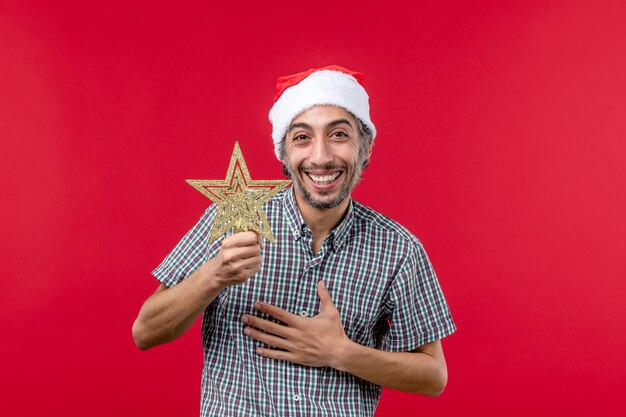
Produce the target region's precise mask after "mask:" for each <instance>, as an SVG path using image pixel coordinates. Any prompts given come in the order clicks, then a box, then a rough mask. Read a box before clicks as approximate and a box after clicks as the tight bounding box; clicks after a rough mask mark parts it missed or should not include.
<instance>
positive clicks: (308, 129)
mask: <svg viewBox="0 0 626 417" xmlns="http://www.w3.org/2000/svg"><path fill="white" fill-rule="evenodd" d="M360 146H361V140H360V138H359V131H358V127H357V123H356V120H355V118H354V117H353V116H352V115H351V114H350V113H349V112H347V111H346V110H344V109H342V108H339V107H335V106H315V107H313V108H311V109H309V110H307V111H305V112H304V113H302V114H301V115H299V116H298V117H296V118H295V119H294V120H293V121H292V122H291V125H290V126H289V129H288V130H287V135H286V136H285V151H286V152H285V153H286V155H285V156H284V160H283V162H284V164H285V167H286V168H287V171H288V173H289V175H290V176H291V178H292V179H293V181H294V184H295V188H296V192H297V193H298V194H299V195H300V197H302V198H303V200H304V201H306V202H307V203H308V204H309V205H310V206H312V207H315V208H318V209H330V208H334V207H337V206H338V205H339V204H341V203H342V202H343V201H344V200H345V199H346V198H347V197H348V196H350V193H351V192H352V189H353V188H354V187H355V186H356V184H357V183H358V182H359V179H360V178H361V173H362V171H363V161H361V160H360V159H363V157H361V158H360V157H359V147H360ZM365 154H366V157H368V156H369V154H368V153H365Z"/></svg>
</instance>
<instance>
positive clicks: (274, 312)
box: [254, 301, 300, 325]
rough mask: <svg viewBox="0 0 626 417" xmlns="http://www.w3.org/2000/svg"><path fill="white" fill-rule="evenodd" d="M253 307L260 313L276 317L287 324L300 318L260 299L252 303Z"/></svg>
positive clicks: (293, 322) (292, 323)
mask: <svg viewBox="0 0 626 417" xmlns="http://www.w3.org/2000/svg"><path fill="white" fill-rule="evenodd" d="M254 309H255V310H257V311H260V312H261V313H266V314H269V315H270V316H272V317H274V318H275V319H278V320H280V321H282V322H283V323H286V324H288V325H294V324H295V323H296V322H297V321H298V320H299V319H300V317H299V316H296V315H295V314H292V313H290V312H288V311H286V310H283V309H282V308H278V307H276V306H273V305H271V304H267V303H262V302H260V301H257V302H256V303H254Z"/></svg>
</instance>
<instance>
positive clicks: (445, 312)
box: [382, 243, 456, 352]
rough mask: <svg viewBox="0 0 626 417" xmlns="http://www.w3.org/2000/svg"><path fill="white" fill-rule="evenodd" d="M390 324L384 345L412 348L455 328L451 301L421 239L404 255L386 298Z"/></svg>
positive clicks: (395, 349)
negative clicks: (447, 299)
mask: <svg viewBox="0 0 626 417" xmlns="http://www.w3.org/2000/svg"><path fill="white" fill-rule="evenodd" d="M385 304H386V310H387V311H388V312H389V315H388V317H389V320H390V328H389V332H388V333H387V335H386V336H385V338H384V339H383V341H382V349H383V350H387V351H391V352H404V351H412V350H415V349H416V348H418V347H419V346H422V345H424V344H426V343H430V342H433V341H435V340H439V339H442V338H444V337H446V336H448V335H450V334H451V333H453V332H454V331H456V326H455V324H454V322H453V320H452V316H451V314H450V310H449V308H448V304H447V303H446V300H445V298H444V296H443V293H442V291H441V287H440V286H439V282H438V281H437V276H436V275H435V271H434V270H433V267H432V265H431V263H430V260H429V259H428V256H427V255H426V252H425V251H424V248H423V247H422V245H421V244H420V243H418V244H417V245H416V246H415V250H413V251H411V253H410V254H409V255H408V256H407V257H406V258H405V261H404V264H403V265H402V266H401V268H400V270H399V272H398V274H397V276H396V277H395V279H394V280H393V282H392V284H391V287H390V289H389V292H388V296H387V298H386V300H385Z"/></svg>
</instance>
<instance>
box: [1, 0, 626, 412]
mask: <svg viewBox="0 0 626 417" xmlns="http://www.w3.org/2000/svg"><path fill="white" fill-rule="evenodd" d="M87 3H90V2H84V1H80V2H79V1H75V2H70V1H54V2H52V1H51V2H41V3H37V2H27V1H17V0H15V1H13V0H10V1H8V2H7V1H6V0H5V1H3V2H2V4H1V5H0V157H1V164H0V173H1V176H2V181H1V182H0V184H1V188H0V193H1V195H2V201H3V203H2V205H1V208H0V214H1V217H0V228H1V229H0V230H1V236H2V238H1V239H2V240H1V242H0V244H1V247H0V249H1V250H0V253H1V257H2V260H1V264H2V274H1V276H2V287H1V290H0V308H1V316H0V334H1V335H2V339H1V340H2V341H1V342H0V369H1V375H2V378H0V393H1V394H0V397H1V398H2V400H1V401H0V415H3V416H35V415H59V416H111V415H114V416H126V415H128V416H130V415H136V416H137V415H151V416H169V415H177V416H192V415H197V413H198V406H199V384H200V369H201V348H200V336H199V326H198V324H196V326H194V328H193V329H192V330H191V331H190V332H188V333H187V334H186V335H184V336H183V337H182V338H181V339H179V340H177V341H176V342H174V343H171V344H169V345H166V346H162V347H159V348H156V349H154V350H151V351H148V352H140V351H139V350H137V348H135V346H134V345H133V341H132V338H131V332H130V330H131V325H132V322H133V320H134V318H135V316H136V314H137V312H138V310H139V307H140V305H141V303H142V302H143V301H144V300H145V298H147V296H148V295H149V294H150V293H151V292H152V291H153V290H154V289H155V288H156V286H157V283H156V281H155V280H154V279H153V278H152V277H151V276H150V271H151V270H152V269H153V268H154V267H155V266H156V265H157V264H158V263H159V262H160V261H161V259H162V258H163V257H164V256H165V255H166V254H167V252H168V251H169V250H170V249H171V248H172V247H173V245H174V244H175V243H176V242H177V241H178V239H179V238H180V237H181V236H182V235H183V234H184V233H185V231H186V230H187V229H188V228H189V227H191V226H192V225H193V224H194V223H195V221H196V220H197V219H198V217H199V216H200V214H201V213H202V211H203V209H204V207H205V206H206V205H207V204H208V200H205V199H204V197H202V196H201V195H200V194H198V193H197V192H196V191H195V190H193V189H192V188H191V187H189V186H188V185H187V184H185V182H184V180H185V179H187V178H220V177H221V176H223V175H224V173H225V171H226V167H227V164H228V159H229V156H230V152H231V150H232V146H233V142H234V140H236V139H237V140H239V141H240V144H241V147H242V149H243V153H244V155H245V156H246V161H247V163H248V167H249V168H250V170H251V172H252V175H253V177H256V178H278V177H280V165H279V164H278V162H277V161H276V160H275V159H274V155H273V152H272V146H271V141H270V131H271V130H270V125H269V123H268V122H267V112H268V110H269V108H270V106H271V100H272V97H273V95H274V82H275V79H276V77H278V76H279V75H285V74H289V73H293V72H296V71H300V70H304V69H307V68H310V67H315V66H321V65H326V64H329V63H336V64H340V65H344V66H346V67H349V68H353V69H356V70H359V71H362V72H363V73H365V76H366V79H365V81H366V86H367V88H368V91H369V93H370V96H371V97H372V117H373V120H374V121H375V123H376V126H377V128H378V131H379V137H378V138H377V140H376V146H375V149H374V154H373V159H372V164H371V166H370V167H369V168H368V170H367V171H366V173H365V178H364V180H363V182H362V183H361V184H360V185H359V187H358V189H357V191H356V194H355V197H356V198H357V199H359V200H360V201H362V202H363V203H365V204H367V205H369V206H371V207H373V208H375V209H377V210H379V211H381V212H382V213H385V214H387V215H389V216H391V217H393V218H394V219H396V220H398V221H400V222H401V223H403V224H404V225H406V226H407V227H408V228H409V229H410V230H412V231H413V232H414V233H415V234H416V235H417V236H418V237H420V239H421V240H422V241H423V243H424V245H425V247H426V249H427V251H428V253H429V255H430V257H431V260H432V262H433V264H434V266H435V269H436V270H437V272H438V275H439V277H440V281H441V285H442V287H443V289H444V291H445V294H446V296H447V299H448V301H449V304H450V306H451V309H452V312H453V316H454V318H455V320H456V323H457V325H458V327H459V331H458V332H457V333H456V334H454V335H453V336H451V337H449V338H448V339H446V340H445V341H444V349H445V353H446V356H447V361H448V367H449V383H448V387H447V389H446V391H445V392H444V394H443V395H442V396H441V397H439V398H436V399H430V398H425V397H419V396H413V395H408V394H402V393H397V392H393V391H390V390H385V392H384V395H383V398H382V400H381V403H380V406H379V409H378V411H377V416H378V417H383V416H397V415H406V416H417V415H439V416H503V415H509V416H527V415H535V416H551V415H576V416H591V415H620V414H622V415H623V413H624V412H626V405H625V401H624V399H623V396H624V394H623V393H624V390H625V389H626V359H625V355H624V351H625V348H626V331H625V329H626V314H625V308H624V301H625V300H626V283H625V280H624V278H625V277H626V260H625V256H624V251H625V249H626V245H625V243H624V238H625V236H626V216H625V214H626V192H625V191H624V188H625V185H626V170H625V165H626V164H625V163H624V159H625V156H626V144H625V137H626V136H625V134H626V117H625V109H626V23H625V22H626V6H623V4H624V3H623V2H622V1H612V2H611V1H597V2H590V1H551V2H544V1H519V0H518V1H495V0H494V1H480V2H476V1H469V0H468V1H438V2H432V1H429V2H425V1H418V2H409V1H406V2H403V3H396V2H393V1H391V2H370V1H360V2H333V1H325V0H320V1H317V2H314V3H311V2H309V3H296V2H289V3H284V4H280V5H272V6H270V5H267V4H265V3H262V2H252V1H250V2H243V1H232V2H220V3H219V4H212V2H209V1H202V2H198V1H188V2H185V1H182V2H181V1H178V2H149V1H141V2H132V1H128V0H126V1H119V0H114V1H107V2H103V3H104V4H101V5H95V4H94V5H88V4H87ZM93 3H95V2H93Z"/></svg>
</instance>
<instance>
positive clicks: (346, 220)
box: [283, 187, 354, 252]
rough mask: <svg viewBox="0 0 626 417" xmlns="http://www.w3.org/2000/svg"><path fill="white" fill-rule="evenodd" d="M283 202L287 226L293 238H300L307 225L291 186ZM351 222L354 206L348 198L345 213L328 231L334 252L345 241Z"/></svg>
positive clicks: (307, 228)
mask: <svg viewBox="0 0 626 417" xmlns="http://www.w3.org/2000/svg"><path fill="white" fill-rule="evenodd" d="M283 204H284V207H285V217H286V218H287V222H288V224H289V228H290V229H291V233H292V234H293V238H294V239H293V240H299V239H300V238H302V234H303V233H306V232H307V231H308V230H309V227H308V226H307V224H306V222H305V221H304V218H303V217H302V213H300V209H298V203H296V197H295V191H294V188H293V187H291V189H289V190H287V192H286V195H285V199H284V203H283ZM353 222H354V208H353V202H352V199H350V203H349V204H348V209H347V210H346V213H345V214H344V216H343V218H342V219H341V221H340V222H339V224H338V225H337V226H335V228H334V229H333V230H332V231H331V232H330V235H328V238H327V239H330V243H331V246H332V248H333V250H334V251H335V252H337V251H339V250H340V249H341V247H342V246H343V245H344V243H345V242H346V238H347V237H348V236H349V235H350V233H349V232H350V229H351V228H352V224H353Z"/></svg>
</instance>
